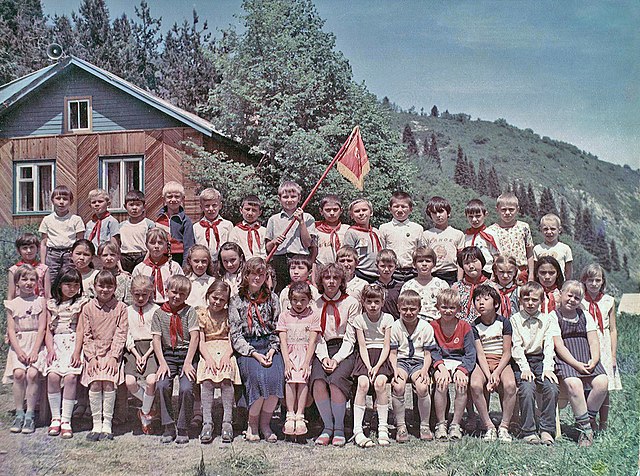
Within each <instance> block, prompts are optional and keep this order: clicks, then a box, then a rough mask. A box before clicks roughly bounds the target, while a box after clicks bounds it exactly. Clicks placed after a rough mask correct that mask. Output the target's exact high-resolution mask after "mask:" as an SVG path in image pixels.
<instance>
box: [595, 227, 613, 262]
mask: <svg viewBox="0 0 640 476" xmlns="http://www.w3.org/2000/svg"><path fill="white" fill-rule="evenodd" d="M593 251H594V254H595V255H596V257H597V258H598V261H599V262H600V264H601V265H602V267H603V268H604V269H606V270H607V271H611V255H610V252H609V246H608V245H607V238H606V236H605V232H604V230H600V232H599V233H598V234H597V235H596V240H595V243H594V250H593Z"/></svg>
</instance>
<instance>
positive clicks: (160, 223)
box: [156, 181, 195, 266]
mask: <svg viewBox="0 0 640 476" xmlns="http://www.w3.org/2000/svg"><path fill="white" fill-rule="evenodd" d="M162 197H163V198H164V206H163V207H162V209H161V210H160V214H159V215H158V218H156V226H157V227H160V228H161V229H162V230H164V231H165V232H166V233H167V235H168V236H169V237H170V239H171V241H170V244H171V250H170V253H171V255H170V256H171V259H172V260H173V261H175V262H176V263H178V264H179V265H180V266H182V265H183V264H184V263H183V258H184V256H185V255H186V254H187V253H188V252H189V248H191V247H192V246H193V245H194V243H195V238H194V236H193V223H192V222H191V218H189V217H188V216H187V215H186V214H185V212H184V208H183V207H182V201H183V200H184V187H183V186H182V184H179V183H178V182H173V181H171V182H167V183H166V184H165V185H164V187H163V188H162Z"/></svg>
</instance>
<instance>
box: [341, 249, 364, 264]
mask: <svg viewBox="0 0 640 476" xmlns="http://www.w3.org/2000/svg"><path fill="white" fill-rule="evenodd" d="M345 256H351V257H352V258H353V259H354V260H356V264H357V263H358V262H359V261H360V259H359V258H358V252H357V251H356V249H355V248H354V247H353V246H348V245H345V246H341V247H340V249H339V250H338V252H337V253H336V261H338V260H340V258H343V257H345Z"/></svg>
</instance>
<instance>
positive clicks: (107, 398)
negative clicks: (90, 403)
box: [102, 390, 116, 433]
mask: <svg viewBox="0 0 640 476" xmlns="http://www.w3.org/2000/svg"><path fill="white" fill-rule="evenodd" d="M103 402H104V403H103V409H102V416H103V420H102V433H111V422H112V421H113V409H114V407H115V406H116V391H115V390H114V391H112V392H104V393H103Z"/></svg>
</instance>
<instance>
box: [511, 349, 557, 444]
mask: <svg viewBox="0 0 640 476" xmlns="http://www.w3.org/2000/svg"><path fill="white" fill-rule="evenodd" d="M542 359H543V357H542V355H527V361H528V362H529V367H530V368H531V372H533V375H535V379H534V380H532V381H529V380H522V378H521V374H522V372H521V371H520V369H519V368H518V366H517V365H516V366H515V369H514V374H515V376H516V383H517V384H518V400H519V401H520V425H521V426H522V435H523V436H528V435H533V434H535V433H536V392H537V393H540V394H541V395H542V402H541V404H540V431H546V432H547V433H549V434H551V435H553V436H555V434H556V405H557V403H558V394H559V393H560V387H559V386H558V384H557V383H554V382H552V381H551V380H549V379H543V378H542Z"/></svg>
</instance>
